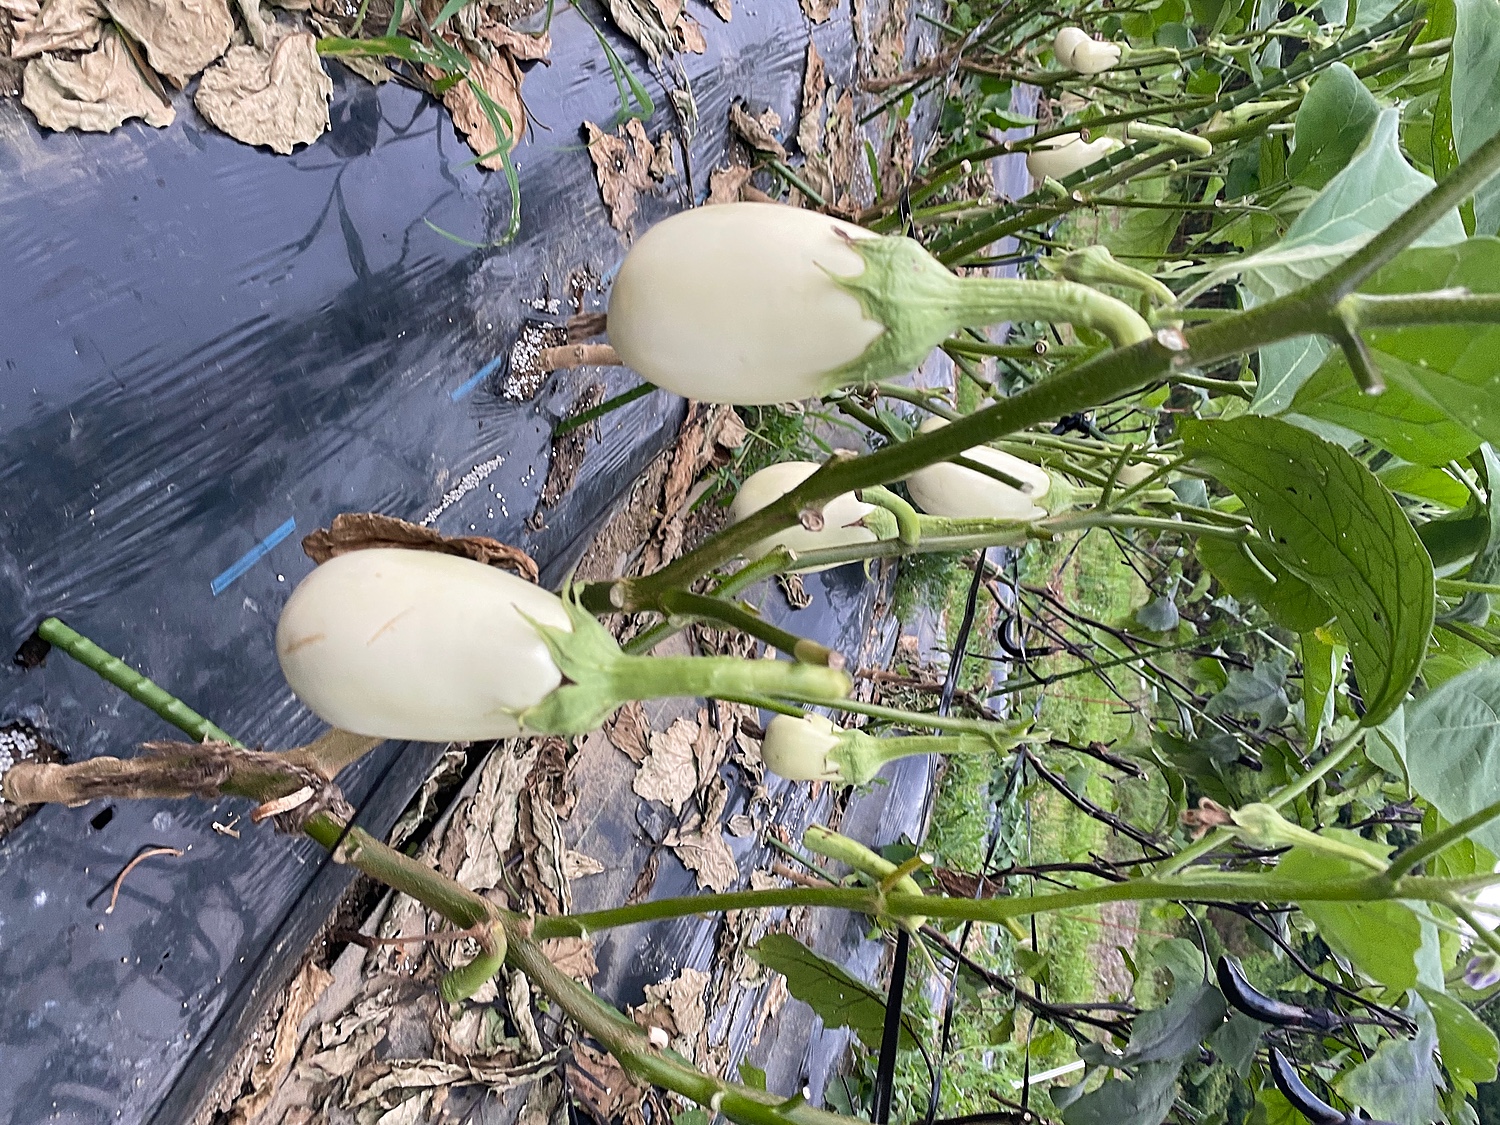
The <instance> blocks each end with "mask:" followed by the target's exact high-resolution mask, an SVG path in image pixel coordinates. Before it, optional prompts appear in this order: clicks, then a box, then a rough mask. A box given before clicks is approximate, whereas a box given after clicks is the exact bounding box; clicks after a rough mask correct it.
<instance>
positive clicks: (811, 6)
mask: <svg viewBox="0 0 1500 1125" xmlns="http://www.w3.org/2000/svg"><path fill="white" fill-rule="evenodd" d="M838 6H839V0H802V11H803V14H805V15H806V16H807V18H808V19H810V20H812V21H813V23H826V22H827V20H828V17H829V16H831V15H833V13H834V10H835V9H837V8H838Z"/></svg>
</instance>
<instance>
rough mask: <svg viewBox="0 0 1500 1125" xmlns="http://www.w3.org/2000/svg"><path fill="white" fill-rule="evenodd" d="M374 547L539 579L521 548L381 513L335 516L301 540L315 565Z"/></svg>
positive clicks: (345, 513) (484, 536) (530, 560)
mask: <svg viewBox="0 0 1500 1125" xmlns="http://www.w3.org/2000/svg"><path fill="white" fill-rule="evenodd" d="M371 547H403V548H407V549H409V550H415V551H436V552H438V553H439V554H444V555H458V556H459V557H460V558H466V559H473V560H474V561H475V562H481V563H484V564H485V565H487V566H496V567H499V568H500V569H502V570H509V571H511V572H513V573H515V574H518V575H520V576H521V577H522V578H524V579H526V580H527V581H528V582H535V581H536V580H537V573H538V572H537V567H536V562H535V561H534V560H533V559H532V557H531V556H530V555H528V554H527V553H526V552H525V551H523V550H521V549H520V548H519V547H512V546H509V545H508V544H505V543H502V542H500V541H499V540H498V539H491V538H490V537H489V536H487V535H456V536H449V535H444V534H443V533H442V532H440V531H437V530H435V529H433V528H430V527H422V526H420V525H418V524H414V523H407V521H406V520H401V519H397V518H396V517H395V516H384V515H381V514H380V513H379V512H343V513H341V514H340V515H337V516H334V517H333V524H332V525H331V526H329V527H326V528H319V529H318V530H317V531H314V532H313V533H312V534H311V535H308V536H306V537H305V538H304V539H303V540H302V550H303V552H304V553H305V554H306V555H307V557H308V558H310V559H312V561H313V562H315V563H325V562H327V561H328V560H329V559H332V558H337V557H338V556H339V555H347V554H348V553H349V552H350V551H364V550H368V549H369V548H371Z"/></svg>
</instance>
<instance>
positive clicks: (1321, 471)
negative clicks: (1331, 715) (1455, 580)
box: [1182, 416, 1434, 725]
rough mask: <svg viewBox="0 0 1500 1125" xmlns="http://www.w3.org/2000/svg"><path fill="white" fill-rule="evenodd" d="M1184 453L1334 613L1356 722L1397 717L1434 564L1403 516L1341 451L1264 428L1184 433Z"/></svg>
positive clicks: (1429, 610) (1272, 425)
mask: <svg viewBox="0 0 1500 1125" xmlns="http://www.w3.org/2000/svg"><path fill="white" fill-rule="evenodd" d="M1182 437H1183V445H1184V447H1185V449H1186V450H1187V452H1188V453H1190V454H1193V455H1194V456H1195V457H1196V458H1198V459H1199V460H1200V463H1203V464H1205V465H1206V466H1207V467H1208V468H1210V469H1211V470H1212V472H1213V473H1214V475H1215V476H1216V477H1217V478H1218V479H1219V481H1220V482H1221V483H1222V484H1224V485H1225V486H1226V487H1228V488H1230V489H1232V490H1233V491H1234V492H1235V494H1236V495H1238V496H1239V497H1240V499H1241V500H1243V501H1244V503H1245V509H1246V511H1247V512H1248V513H1249V515H1250V518H1251V520H1252V521H1253V522H1254V524H1255V527H1256V529H1257V530H1259V532H1260V533H1261V543H1262V544H1263V545H1264V547H1265V549H1266V551H1267V553H1268V554H1269V555H1270V556H1271V557H1273V558H1274V559H1275V560H1276V562H1277V563H1279V564H1280V565H1281V566H1282V567H1283V568H1284V569H1285V570H1287V571H1288V572H1290V573H1291V574H1293V575H1295V576H1296V577H1297V578H1299V579H1301V580H1302V581H1303V582H1305V583H1306V584H1307V585H1308V586H1310V587H1311V588H1312V590H1313V591H1314V592H1315V593H1316V594H1317V595H1318V596H1319V597H1320V598H1321V599H1322V600H1323V601H1324V602H1326V603H1327V605H1328V606H1329V607H1330V608H1331V609H1332V610H1333V612H1334V614H1335V616H1336V617H1337V618H1338V623H1339V627H1340V629H1342V631H1343V633H1344V636H1345V638H1346V639H1347V640H1348V642H1349V651H1350V655H1351V656H1352V658H1353V661H1354V671H1355V674H1356V676H1357V677H1358V680H1359V688H1360V693H1361V695H1362V696H1363V698H1364V703H1365V716H1364V722H1365V723H1366V724H1367V725H1373V724H1375V723H1378V722H1380V721H1381V720H1382V719H1384V718H1385V717H1386V716H1387V715H1389V714H1390V713H1391V712H1392V711H1394V710H1395V709H1396V708H1397V707H1399V706H1400V705H1401V701H1402V700H1403V699H1404V698H1405V697H1406V691H1407V689H1408V688H1409V687H1410V686H1411V683H1412V681H1413V680H1414V679H1415V678H1416V676H1417V672H1418V670H1419V669H1420V668H1421V666H1422V657H1423V655H1424V654H1425V653H1426V651H1427V638H1428V636H1429V634H1430V633H1431V632H1432V618H1433V612H1434V580H1433V573H1432V562H1431V560H1430V559H1429V558H1428V556H1427V551H1426V549H1425V548H1424V547H1423V546H1422V541H1421V540H1420V539H1418V538H1417V533H1416V532H1415V531H1414V530H1413V529H1412V526H1411V523H1410V522H1409V521H1408V520H1407V518H1406V515H1405V513H1404V512H1403V511H1402V510H1401V506H1400V505H1399V504H1397V503H1396V499H1395V497H1393V496H1392V495H1391V494H1390V493H1389V492H1388V491H1386V489H1385V487H1384V486H1383V485H1382V484H1381V483H1380V481H1379V480H1377V479H1376V478H1375V476H1374V475H1373V474H1372V473H1371V472H1370V471H1369V470H1368V469H1367V468H1365V466H1364V465H1362V464H1361V463H1360V462H1359V461H1357V460H1355V459H1354V458H1353V457H1352V456H1350V455H1349V454H1348V453H1347V452H1345V451H1344V450H1343V449H1340V448H1339V447H1338V446H1336V445H1334V444H1332V443H1331V442H1326V441H1324V440H1323V439H1322V438H1320V437H1317V436H1315V435H1313V434H1310V433H1308V432H1307V431H1306V430H1302V429H1298V428H1297V427H1296V426H1293V425H1290V424H1289V423H1286V422H1281V421H1278V420H1277V419H1274V418H1257V417H1253V416H1246V417H1242V418H1236V419H1234V420H1232V421H1228V422H1186V423H1184V424H1183V426H1182Z"/></svg>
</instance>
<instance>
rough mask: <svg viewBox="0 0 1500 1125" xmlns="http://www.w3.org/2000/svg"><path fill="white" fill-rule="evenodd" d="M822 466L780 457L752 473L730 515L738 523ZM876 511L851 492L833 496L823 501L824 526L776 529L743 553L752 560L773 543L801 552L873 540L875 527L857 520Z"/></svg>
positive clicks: (824, 567) (814, 568)
mask: <svg viewBox="0 0 1500 1125" xmlns="http://www.w3.org/2000/svg"><path fill="white" fill-rule="evenodd" d="M821 467H822V466H820V465H817V464H814V463H813V462H811V461H782V462H781V463H780V464H777V465H771V466H768V467H767V468H764V469H761V470H760V471H759V472H757V473H752V474H751V475H750V476H749V477H748V478H747V479H746V480H745V483H744V484H742V485H740V490H739V492H738V493H736V494H735V497H734V503H732V504H731V505H730V506H729V517H730V519H732V520H733V521H734V522H735V523H739V522H740V521H741V520H743V519H745V518H746V517H747V516H750V515H752V514H753V513H755V512H758V511H760V510H761V509H762V508H764V507H765V506H766V505H767V504H769V503H771V502H772V501H773V500H779V499H781V498H782V497H783V496H785V495H786V494H787V493H788V492H790V491H791V490H792V489H794V488H796V487H797V486H798V485H799V484H801V483H802V482H803V481H805V480H806V479H807V478H808V477H810V476H812V475H813V474H814V473H815V472H817V471H818V469H820V468H821ZM873 511H875V506H874V505H873V504H866V503H864V501H862V500H859V499H857V498H856V497H855V496H854V494H853V493H852V492H846V493H844V494H843V495H841V496H835V497H834V498H833V499H832V500H830V501H828V502H827V503H826V504H824V505H823V526H822V528H821V529H820V530H817V531H811V530H809V529H808V528H806V527H803V526H802V525H800V524H797V525H794V526H792V527H788V528H785V529H783V530H781V531H778V532H777V533H776V534H775V535H771V536H768V537H767V538H765V539H762V540H761V541H760V542H759V543H757V544H755V546H754V547H752V548H750V549H749V550H747V551H746V552H745V554H746V555H747V556H748V557H749V558H750V559H751V560H752V561H753V560H755V559H758V558H761V557H763V556H764V555H766V554H767V553H768V552H770V551H771V550H773V549H774V548H776V547H789V548H791V550H793V551H795V552H798V553H801V552H803V551H817V550H821V549H823V548H826V547H849V546H855V545H857V544H860V543H873V542H875V540H876V539H877V538H879V537H878V536H877V535H876V534H875V532H874V531H872V530H871V529H870V528H868V527H866V526H865V525H864V524H863V523H861V522H860V521H861V520H863V519H864V518H865V517H866V516H868V515H869V514H870V513H871V512H873ZM828 569H829V568H828V567H826V566H820V567H813V568H810V569H809V570H807V571H805V572H804V573H808V574H814V573H816V572H817V571H819V570H828Z"/></svg>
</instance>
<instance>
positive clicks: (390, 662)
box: [276, 548, 571, 742]
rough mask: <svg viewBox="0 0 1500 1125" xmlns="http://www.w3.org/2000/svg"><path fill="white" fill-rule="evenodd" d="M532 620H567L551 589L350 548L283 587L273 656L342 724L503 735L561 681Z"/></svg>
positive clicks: (376, 731) (436, 737) (433, 736)
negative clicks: (285, 596)
mask: <svg viewBox="0 0 1500 1125" xmlns="http://www.w3.org/2000/svg"><path fill="white" fill-rule="evenodd" d="M528 618H529V619H530V620H528ZM533 621H536V622H540V623H542V624H544V625H550V626H553V627H555V628H558V629H570V628H571V625H570V622H569V617H568V613H567V610H566V608H565V607H564V606H563V603H562V600H561V599H560V598H558V597H557V595H555V594H552V593H549V592H548V591H546V590H543V589H542V588H541V587H540V586H534V585H532V584H531V583H530V582H527V581H526V580H525V579H522V578H518V577H516V576H515V575H513V574H507V573H505V572H504V571H501V570H496V569H495V568H494V567H491V566H485V565H484V564H482V563H477V562H473V561H471V560H469V559H461V558H456V557H454V556H452V555H440V554H435V553H432V552H430V551H407V550H397V549H389V548H379V549H372V550H368V551H354V552H351V553H350V554H347V555H340V556H338V557H337V558H333V559H330V560H329V561H328V562H325V563H324V564H323V565H321V566H319V567H318V568H317V569H316V570H314V571H313V572H312V573H311V574H310V575H308V576H307V577H306V578H305V579H303V580H302V583H301V584H300V585H299V586H298V587H297V589H296V590H294V591H293V592H292V596H291V598H290V599H289V600H288V601H287V604H286V608H285V609H284V610H282V612H281V620H280V622H279V623H278V625H277V627H276V655H277V657H278V658H279V659H280V661H281V670H282V672H283V674H284V675H285V676H286V680H287V683H288V684H290V685H291V688H292V691H294V692H295V693H296V694H297V697H298V698H299V699H301V700H302V702H303V703H305V704H306V705H307V706H308V708H309V709H310V710H312V711H313V713H314V714H316V715H317V716H318V717H319V718H320V719H323V720H324V721H325V722H328V723H330V724H332V725H333V726H335V727H338V728H340V729H342V730H347V731H351V732H353V733H354V734H363V735H369V736H372V737H379V738H409V739H417V740H421V741H427V742H441V741H448V740H454V741H468V740H474V739H481V738H513V737H515V736H516V735H518V734H520V733H521V723H520V721H519V719H518V718H517V716H518V715H519V714H520V713H521V712H523V711H525V710H527V709H528V708H531V707H534V706H536V705H537V704H538V703H540V702H541V701H542V700H543V699H544V698H545V697H546V696H547V695H548V694H549V693H551V692H552V690H553V689H554V688H556V687H557V686H558V685H559V684H560V683H561V682H562V673H561V672H560V671H559V670H558V667H557V664H556V662H555V661H554V660H553V658H552V655H551V653H550V652H549V650H548V646H547V644H546V642H545V641H544V640H543V639H542V637H541V635H540V634H539V633H538V632H537V630H536V627H535V626H534V625H533V624H532V622H533Z"/></svg>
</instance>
